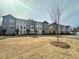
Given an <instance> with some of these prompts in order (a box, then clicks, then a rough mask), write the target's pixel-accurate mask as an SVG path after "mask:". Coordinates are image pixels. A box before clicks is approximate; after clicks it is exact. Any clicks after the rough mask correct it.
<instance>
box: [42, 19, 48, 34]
mask: <svg viewBox="0 0 79 59" xmlns="http://www.w3.org/2000/svg"><path fill="white" fill-rule="evenodd" d="M48 24H49V23H48V22H47V21H44V22H43V23H42V29H43V34H48Z"/></svg>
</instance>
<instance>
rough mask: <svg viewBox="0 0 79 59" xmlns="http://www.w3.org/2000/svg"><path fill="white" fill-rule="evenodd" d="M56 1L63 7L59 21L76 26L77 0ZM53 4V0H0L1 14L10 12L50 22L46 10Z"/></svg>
mask: <svg viewBox="0 0 79 59" xmlns="http://www.w3.org/2000/svg"><path fill="white" fill-rule="evenodd" d="M55 1H56V0H55ZM57 3H58V4H59V6H61V8H62V9H63V11H62V15H61V18H60V22H61V23H62V24H65V25H71V26H78V25H79V0H58V1H57ZM53 6H54V0H0V9H1V10H2V13H3V15H6V14H12V15H13V16H15V17H17V18H22V19H28V18H33V19H34V20H37V21H44V20H47V21H48V22H51V18H50V16H49V12H48V11H49V10H50V8H53Z"/></svg>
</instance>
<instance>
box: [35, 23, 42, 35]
mask: <svg viewBox="0 0 79 59" xmlns="http://www.w3.org/2000/svg"><path fill="white" fill-rule="evenodd" d="M35 27H36V31H37V34H43V27H42V22H37V21H36V24H35Z"/></svg>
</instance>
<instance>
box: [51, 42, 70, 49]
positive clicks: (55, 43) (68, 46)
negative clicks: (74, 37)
mask: <svg viewBox="0 0 79 59" xmlns="http://www.w3.org/2000/svg"><path fill="white" fill-rule="evenodd" d="M50 44H51V45H53V46H56V47H60V48H63V49H69V48H70V47H71V46H70V45H69V44H67V43H65V42H55V41H54V42H50Z"/></svg>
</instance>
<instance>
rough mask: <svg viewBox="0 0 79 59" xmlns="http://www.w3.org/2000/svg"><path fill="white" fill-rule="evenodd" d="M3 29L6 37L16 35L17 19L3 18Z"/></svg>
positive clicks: (7, 16)
mask: <svg viewBox="0 0 79 59" xmlns="http://www.w3.org/2000/svg"><path fill="white" fill-rule="evenodd" d="M2 17H3V20H2V28H3V30H5V34H6V35H14V34H15V26H16V25H15V17H13V16H12V15H5V16H2Z"/></svg>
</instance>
